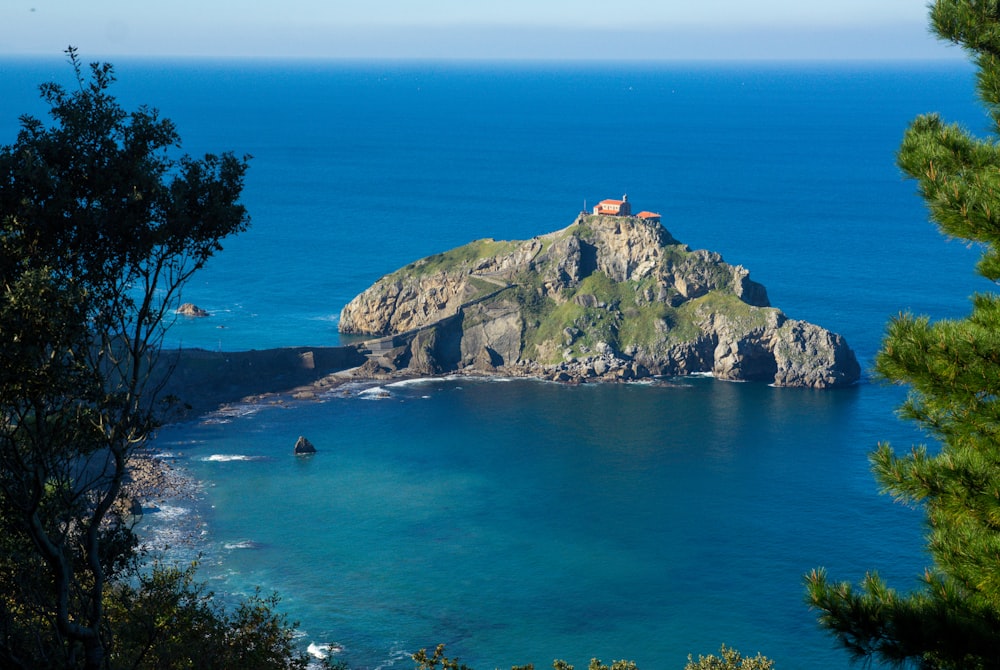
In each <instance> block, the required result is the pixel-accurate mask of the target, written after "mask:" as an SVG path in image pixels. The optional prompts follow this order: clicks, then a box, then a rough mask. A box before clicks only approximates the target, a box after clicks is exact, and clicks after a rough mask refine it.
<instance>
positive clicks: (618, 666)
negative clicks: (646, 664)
mask: <svg viewBox="0 0 1000 670" xmlns="http://www.w3.org/2000/svg"><path fill="white" fill-rule="evenodd" d="M587 670H638V668H636V665H635V663H633V662H632V661H612V662H611V665H610V666H607V665H604V664H603V663H601V662H600V661H599V660H598V659H596V658H592V659H590V665H589V666H587Z"/></svg>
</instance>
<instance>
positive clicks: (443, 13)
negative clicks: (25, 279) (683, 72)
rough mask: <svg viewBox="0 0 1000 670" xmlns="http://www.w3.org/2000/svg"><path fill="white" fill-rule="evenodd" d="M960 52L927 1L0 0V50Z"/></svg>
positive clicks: (421, 54) (706, 55)
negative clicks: (933, 20)
mask: <svg viewBox="0 0 1000 670" xmlns="http://www.w3.org/2000/svg"><path fill="white" fill-rule="evenodd" d="M68 44H73V45H75V46H77V47H79V48H80V50H81V52H82V53H84V54H86V55H87V56H88V57H91V56H117V55H144V56H221V57H245V56H256V57H292V58H297V57H321V58H331V57H332V58H488V59H497V58H500V59H508V58H519V59H581V58H586V59H594V58H597V59H615V58H629V59H762V58H763V59H770V58H781V59H842V58H862V59H873V58H893V59H898V58H907V59H908V58H925V59H926V58H961V57H962V54H961V52H960V51H959V50H958V49H956V48H953V47H948V46H947V45H943V44H941V43H939V42H937V41H936V40H935V39H934V38H933V37H931V36H930V35H929V34H928V31H927V9H926V4H925V2H924V1H923V0H835V1H832V2H831V1H824V2H819V1H817V0H795V1H790V0H755V1H750V0H696V1H695V0H615V1H614V2H610V1H608V0H502V1H496V0H279V1H276V0H168V1H166V2H164V1H160V2H152V1H150V0H86V1H82V0H3V2H2V3H0V54H39V55H43V54H59V53H60V52H61V51H62V49H64V48H65V47H66V46H67V45H68Z"/></svg>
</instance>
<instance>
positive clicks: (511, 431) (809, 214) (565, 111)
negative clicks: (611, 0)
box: [0, 58, 991, 670]
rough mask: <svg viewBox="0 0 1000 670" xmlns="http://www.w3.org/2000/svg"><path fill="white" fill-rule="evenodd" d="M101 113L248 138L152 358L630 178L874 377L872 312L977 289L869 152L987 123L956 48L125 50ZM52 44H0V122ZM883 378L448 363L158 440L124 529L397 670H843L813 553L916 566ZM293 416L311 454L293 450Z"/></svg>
mask: <svg viewBox="0 0 1000 670" xmlns="http://www.w3.org/2000/svg"><path fill="white" fill-rule="evenodd" d="M116 66H117V74H118V77H119V82H118V84H117V85H116V89H117V94H118V96H119V98H120V100H121V101H122V102H123V104H125V105H126V106H127V107H129V108H132V107H135V106H137V105H139V104H150V105H152V106H155V107H158V108H159V109H160V110H161V112H162V114H163V115H164V116H166V117H168V118H170V119H172V120H173V121H175V122H176V124H177V127H178V130H179V132H180V134H181V136H182V137H183V140H184V147H183V148H184V150H185V151H187V152H190V153H192V154H202V153H205V152H219V151H223V150H232V151H234V152H236V153H238V154H244V153H246V154H251V155H252V156H253V160H252V162H251V169H250V172H249V174H248V177H247V183H246V190H245V199H244V200H245V204H246V205H247V207H248V208H249V211H250V213H251V216H252V218H253V223H252V228H251V229H250V230H249V231H248V232H247V233H245V234H243V235H240V236H239V237H237V238H234V239H232V240H229V241H228V242H227V243H226V244H225V250H224V251H223V252H222V253H221V254H219V255H218V256H217V257H216V258H214V259H213V260H212V261H211V263H210V265H209V267H207V268H206V269H205V270H204V271H203V272H202V273H201V274H200V275H199V276H197V277H196V278H195V279H194V280H193V281H192V283H191V284H190V286H189V287H188V289H187V291H186V293H185V294H184V299H185V300H186V301H190V302H194V303H196V304H197V305H199V306H200V307H202V308H204V309H206V310H208V311H209V312H211V314H212V316H211V318H208V319H200V320H180V321H178V322H177V323H175V324H174V326H173V328H172V330H171V331H170V344H171V345H179V346H184V347H203V348H208V349H218V350H224V351H230V350H243V349H253V348H258V349H259V348H267V347H277V346H292V345H315V346H320V345H334V344H337V343H338V342H339V341H340V340H339V338H338V335H337V318H338V314H339V311H340V309H341V307H342V306H343V305H344V304H345V303H346V302H347V301H348V300H350V299H351V298H352V297H353V296H354V295H356V294H357V293H359V292H360V291H362V290H363V289H365V288H366V287H367V286H368V285H370V284H371V283H372V282H374V281H375V280H376V279H378V278H379V277H380V276H382V275H383V274H386V273H388V272H391V271H392V270H394V269H396V268H398V267H400V266H402V265H405V264H407V263H409V262H411V261H412V260H415V259H417V258H420V257H422V256H426V255H429V254H432V253H436V252H439V251H443V250H446V249H449V248H452V247H455V246H458V245H461V244H464V243H466V242H469V241H471V240H473V239H478V238H484V237H493V238H496V239H526V238H530V237H533V236H535V235H538V234H542V233H545V232H549V231H552V230H556V229H560V228H563V227H565V226H567V225H569V224H570V223H571V222H572V221H573V219H574V217H575V216H576V214H577V213H578V212H579V211H580V210H581V209H584V208H587V207H590V206H592V205H593V204H594V203H595V202H597V201H598V200H601V199H603V198H608V197H620V196H621V195H622V194H624V193H627V194H628V195H629V199H630V201H632V202H633V203H634V206H635V207H638V208H640V209H649V210H654V211H658V212H660V213H661V214H662V216H663V223H664V226H665V227H666V228H668V229H669V230H670V232H671V233H672V234H673V236H674V237H675V238H677V239H679V240H681V241H682V242H684V243H686V244H688V245H690V246H691V247H692V248H707V249H711V250H714V251H718V252H720V253H721V254H722V255H723V257H724V258H725V259H726V260H727V261H728V262H730V263H732V264H740V265H743V266H745V267H747V268H748V269H749V270H750V272H751V277H752V278H753V279H755V280H756V281H758V282H761V283H763V284H764V285H765V286H766V287H767V289H768V293H769V296H770V299H771V302H772V304H774V305H775V306H778V307H780V308H781V309H782V310H783V311H785V313H786V314H788V315H789V316H790V317H792V318H799V319H805V320H808V321H812V322H815V323H818V324H820V325H822V326H825V327H827V328H830V329H831V330H834V331H836V332H839V333H841V334H843V335H844V336H845V337H846V338H847V340H848V342H849V343H850V344H851V346H852V347H853V348H854V350H855V351H856V353H857V354H858V357H859V359H860V360H861V363H862V365H863V366H864V367H865V368H866V369H870V366H871V363H872V358H873V356H874V354H875V352H876V351H877V349H878V346H879V342H880V339H881V337H882V334H883V332H884V326H885V323H886V321H887V319H888V318H890V317H891V316H892V315H894V314H897V313H898V312H900V311H904V310H910V311H913V312H916V313H922V314H928V315H930V316H931V317H933V318H951V317H960V316H962V315H964V314H965V313H966V312H967V311H968V297H969V296H970V295H971V294H972V293H973V292H975V291H980V290H988V289H990V288H991V287H990V286H989V285H988V284H987V283H986V282H985V281H984V280H981V279H978V278H977V276H976V275H975V274H974V272H973V264H974V262H975V259H976V258H977V252H976V250H975V249H969V248H967V247H966V246H964V245H963V244H962V243H960V242H957V241H948V240H945V239H944V238H942V237H941V236H940V235H939V234H938V232H937V231H936V229H935V228H934V226H933V225H932V224H930V223H928V221H927V216H926V212H925V210H924V207H923V204H922V202H921V200H920V199H919V197H918V196H917V195H916V193H915V187H914V184H913V183H911V182H907V181H905V180H903V179H902V177H901V175H900V173H899V171H898V169H897V168H896V167H895V164H894V153H895V151H896V149H897V147H898V145H899V142H900V140H901V137H902V133H903V130H904V129H905V127H906V125H907V124H908V123H909V121H911V120H912V119H913V118H914V117H915V116H917V115H918V114H921V113H925V112H933V111H936V112H940V113H941V114H942V115H943V116H944V117H945V118H946V119H947V120H950V121H954V122H957V123H960V124H962V125H963V126H965V127H966V128H968V129H970V130H972V131H974V132H977V133H985V132H986V129H987V128H988V118H987V116H986V115H985V113H984V112H983V110H982V109H981V108H980V106H979V105H978V103H977V99H976V96H975V94H974V72H973V70H972V68H971V67H969V66H968V65H965V64H962V63H957V62H951V63H853V62H852V63H808V64H794V63H672V64H640V63H608V64H597V63H588V64H568V63H531V64H501V63H437V62H407V63H399V62H308V61H295V62H265V61H183V60H182V61H153V60H124V61H120V62H117V63H116ZM48 80H55V81H60V82H63V83H64V84H66V85H70V84H71V70H70V68H69V66H68V65H66V64H65V63H64V62H63V61H62V60H61V59H59V58H52V59H48V60H37V59H36V60H28V59H20V60H19V59H5V60H0V143H5V144H6V143H9V142H11V141H13V139H14V136H15V133H16V129H17V117H18V115H19V114H21V113H25V112H28V113H33V114H36V115H38V114H42V113H43V112H44V109H43V107H42V106H41V104H40V103H39V102H38V100H37V91H36V85H37V84H38V83H40V82H42V81H48ZM904 396H905V389H900V388H893V387H887V386H884V385H881V384H879V383H876V382H873V381H872V380H871V379H870V378H868V377H867V376H866V378H865V380H863V382H862V383H860V384H859V385H858V386H856V387H854V388H851V389H847V390H841V391H826V392H822V391H813V390H800V389H778V388H771V387H769V386H767V385H763V384H733V383H724V382H719V381H716V380H713V379H710V378H691V379H680V380H672V382H671V383H669V384H664V385H648V384H647V385H643V384H636V385H621V386H592V385H587V386H580V387H566V386H560V385H554V384H545V383H541V382H531V381H524V380H521V381H512V380H509V381H503V380H495V379H494V380H477V379H470V378H445V379H433V380H419V381H412V382H407V383H403V384H393V385H389V386H386V387H384V388H380V389H371V388H368V387H365V386H362V385H353V386H347V387H343V388H340V389H337V390H336V391H335V392H334V393H331V394H330V395H329V396H328V397H324V398H322V399H321V400H319V401H310V402H301V403H290V404H285V405H282V406H272V405H253V404H246V405H240V406H237V407H234V408H231V410H230V411H229V412H227V413H224V414H219V415H214V416H211V417H206V418H203V419H200V420H197V421H192V422H190V423H187V424H183V425H174V426H169V427H167V428H165V429H163V430H162V431H161V432H160V434H159V435H158V437H157V439H156V441H155V446H156V447H157V448H159V449H160V450H161V451H162V452H163V453H164V457H165V458H167V459H169V461H170V463H171V464H172V465H173V466H175V467H177V468H178V469H180V470H182V471H184V472H186V473H188V474H189V475H190V476H191V477H192V478H193V480H194V481H195V482H196V483H197V485H196V487H195V491H194V493H195V494H194V497H193V499H178V500H167V501H163V503H162V504H161V505H160V506H159V511H157V512H153V513H150V514H148V515H147V518H146V521H145V522H144V524H145V525H144V532H145V533H146V534H147V537H149V538H151V539H158V540H161V541H162V540H163V539H165V538H167V539H170V541H171V542H172V548H171V549H170V550H169V552H168V554H167V556H168V558H169V559H173V560H188V559H190V558H193V557H196V556H200V557H201V574H202V576H203V577H204V578H205V579H207V580H209V582H210V584H211V586H212V588H213V589H214V590H215V592H216V593H218V594H220V597H225V595H226V594H246V593H250V592H252V590H253V589H254V588H255V587H257V586H260V587H262V588H263V589H264V590H265V591H266V592H267V591H271V590H276V591H278V592H279V593H280V594H281V596H282V598H283V600H282V605H281V607H282V609H283V611H285V612H287V614H288V615H289V617H291V618H292V619H295V620H297V621H299V622H300V623H301V631H302V637H301V640H300V642H301V644H302V646H303V648H305V647H306V646H307V645H313V649H316V648H318V647H320V646H329V648H330V649H332V650H333V651H334V652H335V653H337V655H338V658H342V659H344V660H345V661H347V662H348V663H349V664H350V665H351V667H353V668H388V667H398V668H409V667H412V662H411V661H409V659H408V655H409V653H410V652H412V651H414V650H416V649H419V648H421V647H428V648H432V647H433V646H434V645H436V644H437V643H439V642H444V643H446V644H447V645H448V646H447V650H448V654H449V655H457V656H459V657H460V658H461V659H462V661H463V662H465V663H468V664H469V665H471V666H473V667H476V668H479V669H480V670H483V669H486V670H489V669H490V668H495V667H496V668H505V667H510V666H511V665H513V664H515V663H516V664H523V663H529V662H532V663H535V664H536V667H539V668H543V667H548V665H549V664H550V663H551V661H552V660H553V659H555V658H562V659H565V660H566V661H568V662H570V663H573V664H575V665H576V666H577V667H586V665H587V663H588V661H589V659H590V658H592V657H598V658H601V659H603V660H604V661H606V662H610V661H611V660H612V659H620V658H627V659H633V660H635V661H636V662H637V663H638V664H639V667H640V668H642V669H643V670H660V669H665V670H666V669H670V668H677V669H678V670H679V669H680V668H682V667H683V666H684V663H685V662H686V660H687V656H688V654H694V656H695V657H697V655H698V654H708V653H715V652H717V651H718V649H719V646H720V645H721V644H723V643H725V644H727V645H729V646H733V647H736V648H738V649H740V650H741V651H743V652H744V653H746V654H750V655H753V654H755V653H757V652H758V651H759V652H761V653H763V654H765V655H767V656H769V657H771V658H772V659H774V660H775V661H776V662H777V667H778V668H779V670H796V669H802V670H805V669H813V670H815V669H819V670H846V668H848V667H850V666H849V662H848V657H847V655H846V653H845V652H843V651H842V650H840V649H838V648H837V647H836V646H835V645H834V643H833V641H832V639H831V638H830V637H829V636H828V635H826V634H825V633H823V632H822V631H820V630H819V629H818V627H817V625H816V623H815V615H814V613H811V612H810V611H809V610H808V608H807V607H806V605H805V604H804V591H803V583H802V578H803V575H804V574H805V573H806V572H808V571H809V570H811V569H812V568H814V567H819V566H825V567H826V568H828V570H829V572H830V574H831V576H832V577H834V578H836V579H843V580H850V581H858V580H860V579H861V578H862V577H863V576H864V574H865V572H866V571H868V570H873V569H874V570H878V571H879V572H881V573H882V574H883V576H885V577H886V578H887V580H888V581H889V582H890V584H891V585H893V586H895V587H897V588H899V589H901V590H908V589H911V588H914V587H915V586H916V585H917V578H918V576H919V575H920V574H921V573H922V571H923V567H924V566H925V565H927V564H928V560H929V559H928V556H927V555H926V554H925V553H924V549H923V547H924V542H923V533H924V528H923V525H922V517H921V513H920V511H919V510H914V509H910V508H907V507H903V506H901V505H899V504H896V503H894V502H893V501H892V500H891V499H890V498H889V497H888V496H885V495H880V494H879V491H878V488H877V485H876V484H875V482H874V480H873V479H872V476H871V474H870V472H869V469H868V462H867V454H868V453H869V452H870V451H871V450H872V449H873V448H874V447H875V446H876V444H877V443H878V442H879V441H880V440H887V441H890V442H892V443H893V444H894V445H896V447H897V448H899V449H906V448H908V447H909V446H910V445H911V444H913V443H917V442H921V441H923V440H924V439H925V438H924V437H923V436H922V435H920V434H919V433H918V432H917V431H916V430H915V428H914V427H913V426H911V425H908V424H905V423H902V422H900V421H899V420H897V419H896V417H895V415H894V408H895V407H896V406H897V405H898V404H899V402H900V401H901V400H902V399H903V398H904ZM298 435H305V436H307V437H308V438H309V439H310V440H311V441H312V442H313V443H314V444H315V445H316V447H317V449H318V450H319V453H318V454H316V455H315V456H313V457H311V458H305V459H302V458H294V457H292V455H291V449H292V445H293V444H294V442H295V439H296V437H297V436H298Z"/></svg>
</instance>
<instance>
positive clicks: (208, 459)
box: [199, 454, 264, 463]
mask: <svg viewBox="0 0 1000 670" xmlns="http://www.w3.org/2000/svg"><path fill="white" fill-rule="evenodd" d="M199 460H200V461H202V462H205V463H231V462H233V461H262V460H264V457H263V456H246V455H244V454H212V455H211V456H205V457H204V458H200V459H199Z"/></svg>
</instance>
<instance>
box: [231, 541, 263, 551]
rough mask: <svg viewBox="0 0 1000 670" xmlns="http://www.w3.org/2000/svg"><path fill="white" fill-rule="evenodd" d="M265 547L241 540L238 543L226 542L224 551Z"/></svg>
mask: <svg viewBox="0 0 1000 670" xmlns="http://www.w3.org/2000/svg"><path fill="white" fill-rule="evenodd" d="M263 546H264V545H263V544H261V543H260V542H254V541H253V540H239V541H238V542H226V543H225V544H223V545H222V547H223V548H224V549H229V550H234V549H261V548H262V547H263Z"/></svg>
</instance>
